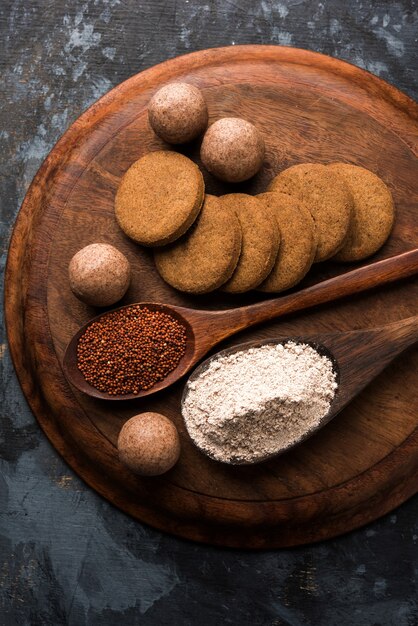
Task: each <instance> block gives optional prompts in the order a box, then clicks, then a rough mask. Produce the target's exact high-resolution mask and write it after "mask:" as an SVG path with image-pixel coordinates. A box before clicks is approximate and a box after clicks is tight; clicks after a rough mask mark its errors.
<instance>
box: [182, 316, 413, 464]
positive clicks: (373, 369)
mask: <svg viewBox="0 0 418 626" xmlns="http://www.w3.org/2000/svg"><path fill="white" fill-rule="evenodd" d="M288 341H294V342H296V343H305V344H309V345H311V346H312V347H314V348H315V349H316V350H317V351H318V352H319V353H320V354H323V355H325V356H328V358H330V359H331V360H332V362H333V366H334V371H335V372H336V380H337V383H338V388H337V392H336V394H335V396H334V399H333V401H332V403H331V406H330V408H329V411H328V412H327V413H326V414H325V415H324V416H323V417H322V418H321V420H320V421H319V422H318V424H317V425H316V426H315V427H314V428H311V429H307V430H306V431H305V432H304V433H303V435H301V436H300V437H299V438H298V439H297V440H296V441H294V442H292V443H291V444H290V445H288V446H286V447H283V448H280V449H278V450H276V451H275V452H274V453H272V454H269V455H267V456H259V457H257V458H256V459H254V460H252V461H250V462H248V461H247V462H245V461H237V460H230V461H224V462H226V463H228V464H229V465H253V464H255V463H261V462H263V461H267V460H268V459H271V458H273V457H276V456H279V455H280V454H283V453H284V452H286V451H287V450H289V449H290V448H293V447H295V446H297V445H299V444H300V443H302V442H303V441H305V440H306V439H308V437H311V436H312V435H313V434H315V433H316V432H317V431H318V430H320V429H321V428H322V427H323V426H325V425H326V424H328V422H330V421H331V420H332V419H333V418H334V417H335V416H336V415H337V414H338V413H339V412H340V411H342V409H343V408H344V407H345V406H347V404H348V403H349V402H350V401H351V400H352V399H353V398H354V397H355V396H357V395H358V394H359V393H360V392H361V391H362V390H363V389H364V388H365V387H366V386H367V385H368V384H369V383H370V382H371V381H372V380H373V379H374V378H376V376H378V374H380V372H381V371H382V370H383V369H384V368H385V367H386V366H387V365H388V364H389V363H390V362H391V361H392V360H393V359H394V358H395V357H397V356H398V355H399V354H400V353H401V352H403V351H404V350H405V349H406V348H408V347H409V346H411V345H413V344H414V343H416V342H417V341H418V316H415V317H408V318H407V319H404V320H401V321H400V322H395V323H393V324H388V325H387V326H380V327H377V328H367V329H364V330H356V331H345V332H335V333H327V334H320V335H317V334H316V335H307V336H297V337H278V338H277V339H267V340H265V341H250V342H248V343H243V344H239V345H236V346H233V347H232V348H227V349H226V350H222V351H221V352H217V353H216V354H215V355H213V356H212V357H210V358H209V359H206V361H204V362H203V363H201V364H200V365H199V367H198V368H197V369H195V371H194V372H193V374H192V375H191V376H190V378H189V380H188V381H187V384H186V386H185V389H184V392H183V398H182V406H183V402H184V400H185V398H186V397H187V394H188V388H189V384H190V383H191V382H193V381H195V380H196V379H197V378H198V377H199V376H200V375H201V374H202V372H204V371H205V370H206V369H207V368H208V367H209V365H210V363H211V362H212V361H213V360H216V359H218V358H219V357H220V356H224V355H228V354H233V353H235V352H240V351H241V350H247V349H249V348H258V347H260V346H263V345H273V344H278V343H287V342H288ZM186 427H187V422H186ZM189 434H190V433H189ZM191 439H192V441H193V442H194V444H195V445H196V446H197V447H198V448H199V449H200V450H201V451H202V452H203V453H204V454H206V455H207V456H209V457H210V458H212V459H213V460H215V461H216V460H218V459H215V458H214V457H213V456H212V455H211V454H210V453H209V452H208V451H207V450H205V449H203V448H201V447H200V446H199V445H198V443H197V442H196V441H195V440H194V439H193V437H191Z"/></svg>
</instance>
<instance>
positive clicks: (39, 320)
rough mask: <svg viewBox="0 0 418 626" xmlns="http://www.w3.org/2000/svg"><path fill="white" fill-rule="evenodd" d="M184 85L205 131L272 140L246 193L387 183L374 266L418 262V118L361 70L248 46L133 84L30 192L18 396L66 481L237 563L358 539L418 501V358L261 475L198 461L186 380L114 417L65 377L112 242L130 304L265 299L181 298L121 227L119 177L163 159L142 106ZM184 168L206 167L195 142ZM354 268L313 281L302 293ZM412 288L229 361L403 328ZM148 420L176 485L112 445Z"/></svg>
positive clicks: (14, 333) (10, 276)
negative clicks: (326, 183)
mask: <svg viewBox="0 0 418 626" xmlns="http://www.w3.org/2000/svg"><path fill="white" fill-rule="evenodd" d="M173 80H185V81H188V82H191V83H193V84H195V85H198V86H199V87H200V88H202V89H203V91H204V94H205V97H206V98H207V101H208V105H209V111H210V121H214V120H215V119H217V118H218V117H221V116H241V117H244V118H247V119H249V120H251V121H253V122H255V123H256V124H257V126H258V127H259V128H260V129H261V130H262V132H263V134H264V137H265V139H266V143H267V153H266V160H265V166H264V168H263V170H262V171H261V172H260V174H259V175H257V176H256V177H255V178H254V179H253V180H251V181H249V182H248V183H246V184H242V185H240V186H239V190H241V191H245V192H248V193H258V192H260V191H262V190H265V189H266V186H267V184H268V182H269V180H270V179H271V178H272V176H273V175H274V174H275V173H276V172H278V171H280V170H281V169H284V168H285V167H288V166H290V165H292V164H294V163H298V162H303V161H315V162H324V163H326V162H329V161H340V160H341V161H346V162H350V163H356V164H359V165H363V166H365V167H367V168H370V169H371V170H373V171H375V172H376V173H377V174H379V175H380V176H381V177H382V178H383V179H384V180H385V181H386V182H387V183H388V185H389V186H390V188H391V190H392V192H393V195H394V198H395V202H396V206H397V210H398V215H397V220H396V226H395V230H394V232H393V235H392V236H391V238H390V240H389V242H388V243H387V244H386V246H385V247H384V248H383V249H382V250H381V251H380V253H379V254H378V255H376V257H375V258H376V260H377V259H380V258H385V257H388V256H391V255H394V254H397V253H399V252H402V251H406V250H408V249H411V248H414V247H417V246H418V219H417V213H416V210H417V209H416V205H415V202H416V199H417V192H418V172H417V163H416V159H415V156H414V148H416V141H417V137H418V135H417V118H418V115H417V107H416V106H415V105H414V104H413V102H412V101H411V100H409V99H408V98H407V96H405V95H403V94H402V93H400V92H399V91H397V90H396V89H395V88H394V87H392V86H390V85H388V84H387V83H385V82H383V81H382V80H380V79H378V78H376V77H375V76H373V75H371V74H369V73H367V72H365V71H363V70H361V69H359V68H357V67H354V66H352V65H349V64H347V63H344V62H342V61H338V60H336V59H331V58H329V57H326V56H322V55H320V54H316V53H313V52H307V51H304V50H297V49H294V48H282V47H276V46H237V47H231V48H222V49H214V50H206V51H202V52H196V53H193V54H190V55H187V56H184V57H180V58H177V59H174V60H171V61H167V62H166V63H162V64H161V65H158V66H156V67H153V68H151V69H149V70H147V71H145V72H142V73H141V74H138V75H136V76H133V77H132V78H130V79H129V80H127V81H126V82H124V83H123V84H121V85H119V86H118V87H116V88H115V89H113V90H112V91H110V92H109V93H108V94H107V95H105V96H104V97H103V98H101V99H100V100H99V101H98V102H97V103H96V104H94V105H93V106H92V107H91V108H90V109H89V110H88V111H86V112H85V113H84V114H83V115H82V116H81V117H80V118H79V119H78V120H77V121H76V122H75V123H74V124H73V125H72V126H71V128H70V129H69V130H68V131H67V132H66V133H65V135H64V136H63V138H62V139H61V140H60V141H59V142H58V144H57V145H56V146H55V148H54V149H53V150H52V152H51V153H50V154H49V156H48V157H47V159H46V160H45V162H44V164H43V165H42V167H41V169H40V171H39V172H38V174H37V176H36V178H35V180H34V182H33V183H32V186H31V187H30V189H29V192H28V194H27V196H26V199H25V201H24V203H23V206H22V208H21V211H20V213H19V217H18V219H17V222H16V226H15V229H14V232H13V237H12V241H11V245H10V251H9V258H8V265H7V274H6V281H7V283H6V317H7V328H8V334H9V342H10V348H11V351H12V356H13V360H14V363H15V367H16V371H17V374H18V376H19V379H20V383H21V385H22V388H23V391H24V393H25V395H26V397H27V400H28V402H29V404H30V406H31V407H32V410H33V412H34V413H35V415H36V417H37V419H38V420H39V423H40V424H41V426H42V428H43V429H44V431H45V433H46V435H47V436H48V437H49V439H50V441H51V442H52V444H53V445H54V446H55V447H56V449H57V450H58V451H59V452H60V454H61V455H62V456H63V457H64V458H65V460H66V461H67V462H68V463H69V465H70V466H71V467H72V468H73V469H74V470H75V471H76V472H77V473H78V474H79V475H80V476H81V477H82V478H84V480H85V481H86V482H87V483H88V484H89V485H91V486H92V487H93V488H94V489H96V490H97V491H98V492H99V493H101V494H102V495H103V496H104V497H105V498H107V499H108V500H110V501H111V502H113V503H114V504H115V505H116V506H118V507H120V508H121V509H122V510H124V511H126V512H127V513H130V514H131V515H133V516H134V517H136V518H137V519H139V520H141V521H143V522H146V523H148V524H151V525H152V526H154V527H156V528H159V529H162V530H165V531H168V532H171V533H174V534H176V535H180V536H182V537H187V538H190V539H193V540H198V541H205V542H210V543H213V544H218V545H224V546H236V547H241V548H267V547H268V548H271V547H278V546H291V545H296V544H302V543H307V542H311V541H317V540H320V539H325V538H327V537H332V536H335V535H337V534H339V533H343V532H345V531H348V530H350V529H353V528H356V527H358V526H360V525H362V524H365V523H367V522H370V521H371V520H374V519H375V518H377V517H378V516H380V515H382V514H384V513H386V512H388V511H390V510H391V509H393V508H394V507H395V506H397V505H399V504H400V503H402V502H403V501H404V500H405V499H407V498H409V497H410V496H411V495H412V494H413V493H415V492H416V491H417V469H418V450H417V448H418V446H417V443H418V431H417V428H416V427H417V414H418V391H417V390H418V385H417V382H418V381H417V371H418V353H417V351H415V350H410V351H408V352H407V353H405V354H404V355H403V356H402V357H400V358H399V359H397V361H396V362H394V363H393V365H392V366H391V367H390V368H388V369H387V370H386V371H385V372H384V373H383V374H382V375H381V376H379V378H378V379H377V380H376V381H375V382H374V383H373V384H372V385H370V386H369V387H368V388H367V389H366V390H365V391H364V393H362V394H361V395H360V396H359V397H358V398H357V399H356V400H355V401H354V402H353V403H352V404H351V405H350V406H349V407H348V408H347V409H346V410H345V411H344V412H343V413H341V414H340V415H339V416H338V417H337V418H336V419H335V420H334V421H333V422H332V423H330V424H329V425H328V426H326V428H324V429H323V430H322V431H321V432H320V433H319V434H317V435H316V436H314V437H313V438H312V439H310V440H308V441H307V442H305V443H304V444H303V445H302V446H300V447H299V448H297V449H295V450H294V451H293V452H290V453H288V454H285V455H284V456H282V457H281V458H278V459H276V460H274V461H271V462H268V463H264V464H260V465H258V466H253V467H230V466H224V465H222V464H220V463H216V462H213V461H211V460H209V459H208V458H206V457H205V456H203V455H202V454H201V453H200V452H199V451H198V450H197V449H196V448H195V447H194V446H193V445H192V443H191V442H190V440H189V439H188V437H187V434H186V432H185V427H184V425H183V423H182V419H181V415H180V397H181V393H182V389H183V386H184V381H183V382H180V383H178V384H177V385H176V386H174V387H172V388H171V389H169V390H167V391H166V392H162V393H160V394H157V396H156V397H155V398H151V399H147V398H145V399H143V400H142V401H139V400H138V401H136V402H133V401H132V402H124V403H113V402H112V403H106V402H105V401H94V400H93V399H91V398H88V397H85V396H84V395H82V394H80V393H78V392H77V391H76V390H75V389H73V388H71V387H70V385H69V384H68V383H67V381H66V380H65V378H64V376H63V373H62V369H61V365H60V364H61V360H62V356H63V352H64V349H65V346H66V344H67V342H68V341H69V339H70V337H71V336H72V335H73V333H74V332H75V331H76V330H77V329H78V327H79V326H80V325H82V324H84V323H85V322H86V321H88V320H89V319H90V318H91V317H93V316H94V315H95V314H96V313H97V311H95V310H94V309H92V308H89V307H87V306H85V305H83V304H82V303H81V302H79V301H78V300H77V299H76V298H75V297H74V296H73V295H72V293H71V291H70V289H69V285H68V280H67V266H68V262H69V260H70V258H71V257H72V255H73V254H74V253H75V252H76V251H77V250H79V249H80V248H81V247H82V246H85V245H87V244H89V243H92V242H109V243H112V244H114V245H115V246H116V247H117V248H119V249H120V250H121V251H122V252H124V254H126V256H127V257H128V258H129V260H130V262H131V264H132V268H133V280H132V285H131V287H130V289H129V291H128V293H127V295H126V297H125V298H124V300H123V301H122V302H121V304H125V303H129V302H140V301H156V302H166V303H172V304H179V305H185V306H191V307H196V308H208V309H216V308H223V309H224V308H228V307H235V306H239V305H241V304H247V303H249V302H253V301H256V300H257V299H260V298H261V297H262V296H260V295H254V296H245V297H244V296H243V297H236V298H232V297H227V296H225V295H222V294H210V295H208V296H205V297H188V296H184V295H182V294H180V293H177V292H175V291H174V290H173V289H171V288H169V287H168V286H167V285H165V284H164V282H163V281H162V280H161V279H160V278H159V276H158V275H157V273H156V271H155V269H154V266H153V262H152V258H151V255H150V253H149V252H148V251H146V250H144V249H142V248H139V247H137V246H136V245H135V244H134V243H133V242H131V241H129V240H128V239H127V238H125V237H124V235H123V234H122V232H121V231H120V230H119V229H118V227H117V225H116V223H115V220H114V216H113V200H114V196H115V191H116V188H117V185H118V181H119V180H120V177H121V176H122V174H123V173H124V172H125V171H126V169H127V168H128V167H129V166H130V165H131V163H132V162H133V161H135V160H136V159H138V158H139V157H141V156H142V155H143V154H145V153H146V152H148V151H150V150H157V149H160V148H162V147H165V146H164V144H163V143H162V142H161V141H160V140H159V139H158V138H157V137H156V136H155V135H154V134H153V133H152V131H151V130H150V128H149V126H148V122H147V103H148V101H149V99H150V97H151V96H152V94H153V93H154V92H155V91H156V89H158V88H159V87H160V86H161V85H162V84H164V83H166V82H170V81H173ZM184 152H185V153H186V154H188V155H190V156H191V157H192V158H194V159H196V160H197V161H199V159H198V152H199V146H198V144H197V143H196V144H195V145H193V146H189V147H187V149H184ZM205 179H206V185H207V191H208V192H210V193H214V194H222V193H225V192H229V191H231V189H237V187H232V186H228V185H224V184H221V183H219V182H216V181H215V180H214V179H213V178H212V177H210V176H209V175H208V174H207V173H205ZM351 267H352V266H351ZM347 269H350V268H349V267H347V266H341V265H339V266H337V265H333V264H331V263H328V264H323V265H317V266H315V267H314V269H313V270H312V271H311V273H310V274H309V276H308V278H307V279H306V280H305V281H304V285H307V284H311V283H313V282H315V281H318V280H320V279H323V278H325V277H328V276H331V275H335V274H336V273H338V272H344V271H347ZM417 282H418V281H414V280H408V281H403V282H402V283H400V284H397V285H394V286H391V287H389V288H387V289H385V290H379V291H374V292H373V293H367V294H359V295H358V296H356V297H353V298H351V299H349V300H346V301H342V302H338V303H335V304H330V305H327V306H322V307H320V308H318V309H316V310H314V311H308V312H306V313H304V314H298V315H295V316H293V317H292V318H286V319H284V320H282V321H277V322H276V323H271V324H268V325H265V326H264V327H262V328H258V329H255V330H251V331H248V332H245V333H241V334H240V335H238V336H237V337H236V338H234V339H233V340H231V341H228V342H225V343H224V345H223V346H222V347H226V346H228V345H234V344H236V343H238V342H242V341H247V340H251V339H267V338H272V337H280V336H286V335H300V334H302V335H303V334H304V333H314V332H315V333H316V332H321V331H330V330H335V329H341V330H345V329H358V328H363V327H367V326H374V325H379V324H385V323H388V322H392V321H396V320H400V319H402V318H404V317H407V316H410V315H414V314H416V313H417V310H416V306H417V302H418V289H417ZM353 358H355V357H353ZM149 410H153V411H160V412H162V413H164V414H166V415H167V416H168V417H170V418H171V419H173V420H174V422H175V423H176V425H177V427H178V429H179V431H180V433H181V438H182V455H181V459H180V461H179V463H178V465H177V466H176V467H175V468H174V469H173V470H172V471H171V472H169V473H168V474H166V475H165V476H162V477H159V478H152V479H151V478H148V479H145V478H139V477H135V476H134V475H133V474H131V473H130V472H129V471H128V470H126V469H125V468H124V467H123V466H122V465H121V464H120V462H119V460H118V456H117V451H116V447H115V442H116V439H117V436H118V432H119V430H120V428H121V426H122V424H123V423H124V421H125V420H126V419H127V418H129V417H131V416H132V415H135V414H136V413H139V412H142V411H149Z"/></svg>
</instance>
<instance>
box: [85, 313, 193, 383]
mask: <svg viewBox="0 0 418 626" xmlns="http://www.w3.org/2000/svg"><path fill="white" fill-rule="evenodd" d="M185 351H186V329H185V327H184V326H183V325H182V324H181V323H180V322H179V321H178V320H176V319H175V318H174V317H172V316H171V315H169V314H168V313H163V312H162V311H151V310H150V309H147V308H146V307H142V306H140V305H133V306H131V307H128V308H127V309H121V310H120V311H113V312H111V313H108V314H107V315H104V316H103V317H102V318H101V319H100V320H98V321H97V322H93V323H92V324H90V326H88V328H87V329H86V331H85V332H84V333H83V335H82V336H81V337H80V339H79V341H78V346H77V366H78V369H79V370H80V372H81V373H82V374H83V376H84V378H85V379H86V381H87V382H88V383H89V384H90V385H91V386H92V387H94V388H95V389H98V390H99V391H103V392H106V393H108V394H110V395H126V394H130V393H133V394H137V393H139V391H141V390H142V391H145V390H147V389H151V387H153V386H154V385H155V384H156V383H157V382H159V381H161V380H163V379H164V378H166V376H167V375H168V374H169V373H170V372H172V371H173V370H174V369H175V368H176V367H177V365H178V364H179V362H180V360H181V358H182V357H183V355H184V353H185Z"/></svg>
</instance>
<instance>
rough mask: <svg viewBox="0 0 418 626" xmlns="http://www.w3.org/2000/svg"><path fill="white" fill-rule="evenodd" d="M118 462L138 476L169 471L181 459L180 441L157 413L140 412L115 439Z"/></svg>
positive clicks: (171, 426) (170, 426)
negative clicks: (116, 440)
mask: <svg viewBox="0 0 418 626" xmlns="http://www.w3.org/2000/svg"><path fill="white" fill-rule="evenodd" d="M118 451H119V458H120V460H121V462H122V463H123V464H124V465H126V466H127V467H129V469H130V470H132V471H133V472H135V474H139V475H141V476H159V475H160V474H164V473H165V472H168V470H169V469H171V468H172V467H173V465H175V463H177V461H178V458H179V456H180V438H179V434H178V432H177V428H176V427H175V426H174V424H173V422H172V421H171V420H169V419H168V418H167V417H165V416H164V415H160V413H140V414H139V415H135V416H134V417H131V419H129V420H128V421H127V422H125V424H124V425H123V426H122V430H121V431H120V433H119V437H118Z"/></svg>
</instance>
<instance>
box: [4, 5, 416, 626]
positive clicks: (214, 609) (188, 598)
mask: <svg viewBox="0 0 418 626" xmlns="http://www.w3.org/2000/svg"><path fill="white" fill-rule="evenodd" d="M417 19H418V16H417V10H416V5H415V4H414V2H412V1H411V0H401V1H400V2H389V1H384V0H380V1H373V0H372V1H371V2H367V1H366V0H335V1H333V2H327V1H326V0H324V1H323V2H312V1H309V0H283V1H282V2H275V1H274V0H264V1H262V2H258V1H251V0H210V1H208V2H203V0H183V1H182V0H165V1H161V0H154V1H153V0H147V1H144V0H142V1H138V0H84V1H81V0H15V1H13V2H12V1H10V0H0V50H1V54H0V63H1V67H0V76H1V79H0V80H1V87H2V88H1V96H0V97H1V99H0V137H1V155H0V188H1V192H0V202H1V235H2V244H1V246H2V248H1V263H2V266H4V263H5V259H6V254H7V244H8V239H9V235H10V231H11V228H12V224H13V221H14V219H15V216H16V214H17V211H18V208H19V205H20V203H21V202H22V200H23V197H24V195H25V192H26V190H27V187H28V185H29V183H30V181H31V179H32V177H33V175H34V174H35V172H36V170H37V168H38V167H39V165H40V163H41V161H42V159H43V158H44V157H45V156H46V154H47V153H48V151H49V150H50V148H51V147H52V146H53V144H54V142H55V141H56V140H57V139H58V137H59V136H60V135H61V134H62V132H63V131H64V130H65V129H66V128H67V127H68V126H69V125H70V124H71V122H73V120H75V119H76V117H77V116H78V115H79V114H80V113H81V112H82V111H83V110H84V109H85V108H86V107H87V106H89V105H90V104H91V103H92V102H94V100H96V99H97V98H98V97H99V96H100V95H102V94H103V93H104V92H106V91H107V90H109V89H110V88H111V87H113V86H114V85H116V84H117V83H119V82H120V81H123V80H124V79H125V78H127V77H128V76H130V75H132V74H134V73H136V72H139V71H141V70H142V69H145V68H147V67H149V66H151V65H154V64H155V63H158V62H160V61H163V60H165V59H167V58H170V57H174V56H176V55H178V54H183V53H185V52H189V51H192V50H196V49H201V48H207V47H214V46H220V45H229V44H239V43H269V44H271V43H276V44H285V45H291V46H299V47H305V48H309V49H312V50H318V51H321V52H325V53H328V54H331V55H334V56H337V57H340V58H343V59H347V60H348V61H351V62H352V63H355V64H357V65H359V66H361V67H364V68H366V69H368V70H370V71H371V72H374V73H375V74H377V75H379V76H381V77H383V78H385V79H387V80H388V81H390V82H392V83H393V84H395V85H396V86H397V87H399V88H400V89H402V90H404V91H405V92H406V93H408V94H409V95H411V96H413V97H414V96H416V95H417V91H418V89H417V83H416V82H414V74H416V69H417V64H416V58H415V59H414V49H415V50H416V47H417V39H416V37H417ZM414 20H415V24H414ZM1 332H2V335H3V336H2V338H1V344H0V357H1V361H0V372H1V383H2V389H1V399H2V409H1V424H0V468H1V471H0V624H1V626H12V625H15V624H16V625H18V626H26V625H27V624H31V625H38V624H39V625H41V626H44V625H45V626H46V625H50V624H51V625H54V626H55V625H60V624H70V625H71V626H73V625H74V626H83V625H84V624H88V625H100V626H118V625H119V624H121V625H122V624H123V625H128V626H132V625H136V624H140V625H141V626H142V625H143V626H150V625H152V626H154V625H155V626H157V625H158V626H160V625H161V626H164V625H165V624H170V625H174V626H177V625H180V626H183V625H184V626H189V625H190V626H195V625H199V624H201V625H202V626H205V625H210V626H211V625H221V624H233V625H237V626H238V625H240V626H241V625H243V626H247V625H251V626H252V625H254V626H258V625H259V626H279V625H285V624H286V625H289V626H302V625H314V626H334V625H338V626H349V625H350V626H351V625H355V626H378V625H381V626H386V625H392V624H393V625H396V626H415V625H416V624H418V608H417V597H416V579H415V575H416V571H417V568H418V554H417V548H416V545H417V540H418V524H417V512H418V507H417V499H415V501H409V502H407V503H405V504H404V505H403V506H402V507H401V508H400V509H399V510H397V511H394V512H393V514H391V515H389V516H387V517H386V518H384V519H381V520H380V521H378V522H376V523H374V524H372V525H370V526H369V527H366V528H364V529H362V530H360V531H357V532H354V533H351V534H349V535H347V536H344V537H341V538H338V539H336V540H334V541H328V542H326V543H323V544H319V545H314V546H309V547H304V548H299V549H295V550H281V551H275V552H262V553H246V552H235V551H229V550H221V549H215V548H210V547H206V546H201V545H195V544H192V543H187V542H185V541H180V540H178V539H175V538H173V537H169V536H167V535H163V534H161V533H160V532H157V531H154V530H152V529H150V528H148V527H145V526H142V525H141V524H139V523H137V522H135V521H133V520H132V519H130V518H129V517H127V516H126V515H124V514H123V513H121V512H119V511H118V510H116V509H114V508H113V507H112V506H111V505H109V504H108V503H107V502H105V501H104V500H102V499H101V498H100V497H99V496H97V495H96V494H95V493H94V492H93V491H91V490H90V489H88V488H87V487H86V485H84V483H82V482H81V481H80V480H79V479H78V478H77V477H76V476H75V475H74V474H73V473H72V472H71V471H70V470H69V469H68V467H67V466H66V465H65V464H64V462H63V461H62V460H61V459H60V457H59V456H58V455H57V454H56V452H55V451H54V450H53V449H52V448H51V446H50V445H49V443H48V442H47V441H46V439H45V437H44V436H43V435H42V433H41V432H40V429H39V427H38V426H37V423H36V421H35V419H34V418H33V416H32V415H31V412H30V411H29V409H28V407H27V405H26V403H25V400H24V398H23V396H22V393H21V391H20V388H19V386H18V383H17V381H16V377H15V375H14V372H13V367H12V364H11V361H10V356H9V352H8V348H7V344H6V338H5V336H4V330H3V328H2V330H1Z"/></svg>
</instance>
